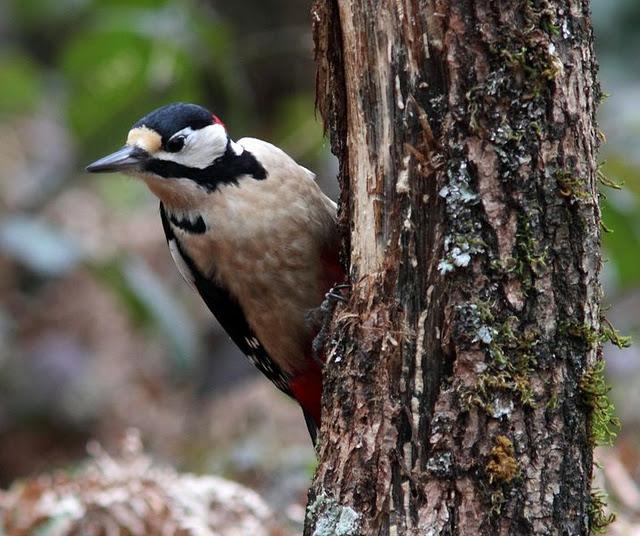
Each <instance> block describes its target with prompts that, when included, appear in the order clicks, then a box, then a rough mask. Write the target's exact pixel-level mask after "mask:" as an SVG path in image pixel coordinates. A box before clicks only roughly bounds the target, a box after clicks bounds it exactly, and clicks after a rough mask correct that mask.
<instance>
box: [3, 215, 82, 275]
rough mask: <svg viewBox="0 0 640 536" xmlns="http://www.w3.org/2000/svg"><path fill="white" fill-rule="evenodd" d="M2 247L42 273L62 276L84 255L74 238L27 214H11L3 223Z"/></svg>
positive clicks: (8, 253) (15, 257)
mask: <svg viewBox="0 0 640 536" xmlns="http://www.w3.org/2000/svg"><path fill="white" fill-rule="evenodd" d="M0 249H2V250H3V251H4V252H5V253H6V254H7V255H9V256H10V257H12V258H14V259H16V260H17V261H19V262H21V263H22V264H24V265H26V266H28V267H29V269H31V270H33V271H34V272H37V273H39V274H40V275H43V276H49V277H53V276H61V275H64V274H65V273H67V272H69V271H70V270H72V269H73V268H75V267H76V265H77V264H78V263H79V262H80V261H81V260H82V259H83V254H82V252H81V251H80V249H79V248H78V246H77V245H76V244H75V242H73V240H72V239H71V238H69V237H67V236H65V235H64V234H62V233H61V232H60V231H59V230H57V229H56V228H54V227H53V226H51V225H49V224H47V223H44V222H42V221H39V220H36V219H33V218H30V217H28V216H23V215H17V216H10V217H9V218H6V219H5V220H3V221H2V224H1V225H0Z"/></svg>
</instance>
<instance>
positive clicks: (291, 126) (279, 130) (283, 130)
mask: <svg viewBox="0 0 640 536" xmlns="http://www.w3.org/2000/svg"><path fill="white" fill-rule="evenodd" d="M313 99H314V97H313V95H310V94H307V93H303V94H299V95H295V96H293V97H290V98H288V99H283V100H282V102H281V103H280V106H279V107H278V113H277V114H275V117H277V118H279V119H280V120H279V122H278V123H277V124H276V127H275V133H274V136H275V138H276V139H277V140H278V145H281V146H282V148H283V149H284V150H285V151H287V152H288V153H289V154H291V156H293V157H294V158H295V159H303V160H311V159H316V158H318V156H319V154H320V152H321V151H322V146H323V143H324V136H323V132H322V125H321V124H320V122H319V121H318V120H317V119H316V117H315V113H314V111H315V104H314V100H313Z"/></svg>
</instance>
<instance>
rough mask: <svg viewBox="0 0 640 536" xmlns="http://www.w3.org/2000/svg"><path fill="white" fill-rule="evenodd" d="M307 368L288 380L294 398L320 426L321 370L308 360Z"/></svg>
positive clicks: (316, 364)
mask: <svg viewBox="0 0 640 536" xmlns="http://www.w3.org/2000/svg"><path fill="white" fill-rule="evenodd" d="M307 362H308V363H309V368H308V369H307V370H305V371H304V372H303V373H302V374H298V375H297V376H295V377H294V378H293V379H292V380H291V382H289V388H290V389H291V392H292V393H293V396H294V398H295V399H296V400H297V401H298V403H299V404H300V405H301V406H302V408H303V409H304V410H305V411H307V412H308V413H309V414H310V415H311V417H313V420H314V421H315V423H316V426H317V427H318V428H320V406H321V402H322V371H321V370H320V365H318V363H316V362H315V361H311V360H308V361H307Z"/></svg>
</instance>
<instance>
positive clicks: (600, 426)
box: [580, 359, 620, 446]
mask: <svg viewBox="0 0 640 536" xmlns="http://www.w3.org/2000/svg"><path fill="white" fill-rule="evenodd" d="M604 366H605V363H604V360H603V359H599V360H598V361H596V363H595V364H594V365H593V366H592V367H590V368H589V369H588V370H587V371H586V372H585V373H584V374H583V375H582V378H581V379H580V390H581V393H582V397H583V401H584V403H585V404H586V405H587V407H588V408H589V410H590V422H589V442H590V443H591V444H592V445H594V446H596V445H613V442H614V441H615V438H616V436H617V435H618V432H619V431H620V419H619V418H618V417H617V416H616V414H615V407H614V405H613V403H612V402H611V400H610V399H609V391H610V390H611V388H610V387H609V386H608V385H607V382H606V380H605V377H604Z"/></svg>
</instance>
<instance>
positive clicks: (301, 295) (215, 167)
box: [87, 103, 344, 443]
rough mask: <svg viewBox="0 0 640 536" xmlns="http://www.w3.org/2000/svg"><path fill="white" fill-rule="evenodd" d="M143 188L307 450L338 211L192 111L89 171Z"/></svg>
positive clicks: (171, 242)
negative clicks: (304, 430)
mask: <svg viewBox="0 0 640 536" xmlns="http://www.w3.org/2000/svg"><path fill="white" fill-rule="evenodd" d="M87 171H89V172H92V173H101V172H122V173H126V174H128V175H132V176H134V177H138V178H140V179H142V180H143V181H144V182H145V183H146V184H147V186H148V187H149V189H150V190H151V192H152V193H153V194H155V195H156V196H157V197H158V198H159V199H160V217H161V220H162V227H163V229H164V233H165V236H166V239H167V244H168V246H169V251H170V252H171V256H172V257H173V260H174V262H175V264H176V266H177V268H178V270H179V272H180V274H181V275H182V277H183V278H184V279H185V281H186V282H187V283H188V284H189V286H191V288H193V289H194V290H195V291H196V292H198V293H199V294H200V296H201V297H202V299H203V300H204V302H205V304H206V305H207V307H208V308H209V309H210V310H211V312H212V313H213V315H214V316H215V317H216V318H217V320H218V322H219V323H220V324H221V325H222V327H223V328H224V329H225V331H226V332H227V334H228V335H229V336H230V337H231V339H232V340H233V342H234V343H235V344H236V345H237V346H238V347H239V348H240V350H241V351H242V352H243V353H244V354H245V355H246V356H247V357H248V358H249V360H250V361H251V362H252V363H253V364H254V365H255V366H256V367H257V368H258V370H260V372H262V373H263V374H264V375H265V376H266V377H267V378H268V379H269V380H270V381H271V382H273V383H274V384H275V386H276V387H277V388H278V389H280V390H281V391H283V392H284V393H286V394H287V395H289V396H290V397H293V398H294V399H295V400H297V402H298V403H299V404H300V406H301V407H302V410H303V413H304V416H305V421H306V423H307V426H308V428H309V433H310V434H311V438H312V440H313V441H314V443H315V440H316V434H317V429H318V428H319V426H320V399H321V394H322V371H321V362H319V360H318V358H317V357H316V356H315V355H314V352H313V350H312V343H313V339H314V337H315V336H316V334H317V332H318V325H317V322H313V321H311V320H310V319H311V318H312V317H313V314H312V313H313V311H315V310H317V308H318V307H319V306H320V305H321V304H322V302H323V300H324V298H325V295H326V294H327V292H328V291H329V290H330V289H331V288H332V286H333V285H334V283H339V282H341V281H342V280H343V278H344V273H343V270H342V268H341V265H340V262H339V259H338V232H337V226H336V205H335V203H334V202H333V201H331V199H329V198H328V197H327V196H326V195H325V194H324V193H323V192H322V191H321V190H320V188H319V187H318V185H317V184H316V182H315V175H314V174H313V173H311V172H310V171H309V170H308V169H306V168H304V167H302V166H300V165H299V164H297V163H296V162H295V161H294V160H293V159H292V158H291V157H290V156H289V155H287V154H286V153H285V152H284V151H282V150H281V149H279V148H278V147H275V146H274V145H272V144H270V143H267V142H265V141H261V140H258V139H255V138H242V139H240V140H238V141H233V140H232V139H231V138H230V137H229V134H228V132H227V129H226V127H225V125H224V123H223V122H222V121H221V120H220V119H219V118H218V117H217V116H215V115H214V114H212V113H211V112H209V111H208V110H206V109H205V108H203V107H202V106H198V105H195V104H185V103H175V104H169V105H167V106H163V107H162V108H158V109H156V110H154V111H152V112H151V113H149V114H147V115H145V116H144V117H143V118H142V119H140V120H139V121H137V122H136V123H135V124H134V125H133V127H132V128H131V130H130V131H129V134H128V136H127V141H126V144H125V145H124V147H122V148H121V149H120V150H118V151H116V152H114V153H113V154H110V155H108V156H106V157H104V158H101V159H100V160H97V161H96V162H94V163H93V164H91V165H89V166H88V167H87Z"/></svg>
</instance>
